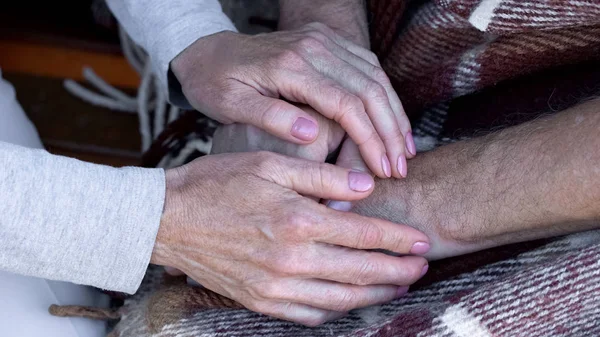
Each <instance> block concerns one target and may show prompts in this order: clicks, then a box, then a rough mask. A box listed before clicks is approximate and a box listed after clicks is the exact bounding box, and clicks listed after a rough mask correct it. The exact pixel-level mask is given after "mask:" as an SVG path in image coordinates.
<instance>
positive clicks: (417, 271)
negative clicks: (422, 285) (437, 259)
mask: <svg viewBox="0 0 600 337" xmlns="http://www.w3.org/2000/svg"><path fill="white" fill-rule="evenodd" d="M422 269H423V264H422V263H410V264H407V265H405V266H403V268H398V274H399V276H400V279H401V280H405V282H404V283H406V285H409V284H412V283H414V282H416V281H417V280H418V279H419V278H420V277H421V270H422Z"/></svg>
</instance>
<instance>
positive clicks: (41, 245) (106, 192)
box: [0, 142, 165, 294]
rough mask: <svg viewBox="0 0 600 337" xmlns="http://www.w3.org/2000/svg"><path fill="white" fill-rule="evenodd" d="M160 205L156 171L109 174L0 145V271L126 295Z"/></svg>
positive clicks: (161, 179)
mask: <svg viewBox="0 0 600 337" xmlns="http://www.w3.org/2000/svg"><path fill="white" fill-rule="evenodd" d="M164 198H165V176H164V171H163V170H162V169H146V168H138V167H126V168H114V167H110V166H103V165H97V164H91V163H87V162H82V161H79V160H76V159H72V158H66V157H61V156H56V155H52V154H50V153H48V152H46V151H45V150H34V149H29V148H25V147H21V146H17V145H12V144H8V143H2V142H0V269H2V270H5V271H9V272H13V273H18V274H23V275H29V276H37V277H42V278H47V279H53V280H60V281H69V282H73V283H78V284H85V285H90V286H95V287H98V288H102V289H107V290H114V291H121V292H125V293H129V294H132V293H134V292H135V291H136V290H137V288H138V287H139V285H140V283H141V281H142V278H143V276H144V273H145V270H146V268H147V266H148V263H149V261H150V256H151V253H152V249H153V247H154V241H155V239H156V233H157V231H158V226H159V224H160V217H161V214H162V210H163V205H164Z"/></svg>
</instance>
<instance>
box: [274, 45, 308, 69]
mask: <svg viewBox="0 0 600 337" xmlns="http://www.w3.org/2000/svg"><path fill="white" fill-rule="evenodd" d="M276 63H277V65H278V66H285V67H289V68H298V67H301V66H303V65H304V63H305V62H304V58H302V55H301V54H300V53H299V52H298V51H297V50H295V49H284V50H283V51H281V52H280V53H279V56H278V57H277V61H276Z"/></svg>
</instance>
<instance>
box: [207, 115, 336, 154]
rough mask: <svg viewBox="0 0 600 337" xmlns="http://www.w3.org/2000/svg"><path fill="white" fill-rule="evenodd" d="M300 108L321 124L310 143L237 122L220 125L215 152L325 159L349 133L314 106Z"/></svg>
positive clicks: (212, 152) (215, 139)
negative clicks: (264, 152) (271, 153)
mask: <svg viewBox="0 0 600 337" xmlns="http://www.w3.org/2000/svg"><path fill="white" fill-rule="evenodd" d="M298 108H300V109H302V110H303V111H304V112H305V113H307V114H308V115H309V116H311V117H313V118H314V119H315V120H316V121H317V122H318V123H319V126H320V127H319V134H318V136H317V138H316V140H315V141H314V142H312V143H310V144H306V145H300V144H295V143H290V142H288V141H285V140H282V139H279V138H277V137H275V136H273V135H271V134H269V133H267V132H266V131H263V130H261V129H259V128H257V127H255V126H253V125H248V124H239V123H235V124H228V125H220V126H219V127H218V128H217V130H216V131H215V134H214V137H213V145H212V149H211V154H221V153H235V152H257V151H269V152H275V153H279V154H283V155H286V156H289V157H294V158H302V159H308V160H312V161H316V162H324V161H325V159H327V156H328V155H329V154H330V153H332V152H334V151H335V150H336V149H337V148H338V147H339V146H340V143H341V142H342V140H343V139H344V135H345V132H344V130H343V129H342V128H341V127H340V125H339V124H337V123H336V122H335V121H332V120H329V119H327V118H325V117H323V116H322V115H320V114H319V113H318V112H316V111H315V110H313V109H312V108H311V107H309V106H307V105H298Z"/></svg>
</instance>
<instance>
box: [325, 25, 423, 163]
mask: <svg viewBox="0 0 600 337" xmlns="http://www.w3.org/2000/svg"><path fill="white" fill-rule="evenodd" d="M319 29H320V31H321V32H322V33H323V34H324V35H325V36H327V37H328V38H329V39H330V40H331V41H333V42H334V43H335V44H337V45H338V46H340V47H341V48H335V47H334V48H335V49H334V52H335V53H336V54H338V56H339V57H341V58H342V59H344V60H345V61H346V62H349V63H351V64H353V65H354V66H357V67H358V68H359V69H361V71H363V72H365V73H367V74H369V75H370V76H371V77H372V78H374V79H375V80H377V81H378V82H379V83H381V84H382V85H383V86H384V88H385V90H386V92H387V94H388V98H389V101H390V105H391V106H392V109H393V111H394V114H395V116H396V119H397V121H398V125H399V126H400V130H401V131H402V134H403V135H404V137H405V144H406V156H407V157H408V158H412V157H414V156H415V155H416V153H417V151H416V147H415V142H414V139H413V137H412V127H411V124H410V120H409V119H408V116H407V115H406V112H405V110H404V107H403V106H402V103H401V102H400V98H399V97H398V94H397V93H396V91H395V90H394V88H393V86H392V84H391V82H390V81H389V78H388V77H387V75H386V74H385V72H384V71H383V69H382V66H381V64H380V63H379V60H378V58H377V55H375V53H373V52H371V51H370V50H368V49H366V48H363V47H361V46H359V45H357V44H355V43H353V42H352V41H350V40H348V39H345V38H344V37H343V36H341V35H339V34H337V33H335V32H334V31H333V30H332V29H330V28H329V27H327V26H322V27H321V26H319ZM344 51H348V52H349V53H351V54H353V55H355V56H357V57H358V58H360V59H361V60H364V61H366V62H368V63H369V64H370V65H372V67H369V66H365V65H364V63H363V62H358V60H357V59H356V58H354V57H351V56H350V55H348V54H347V53H345V52H344Z"/></svg>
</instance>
